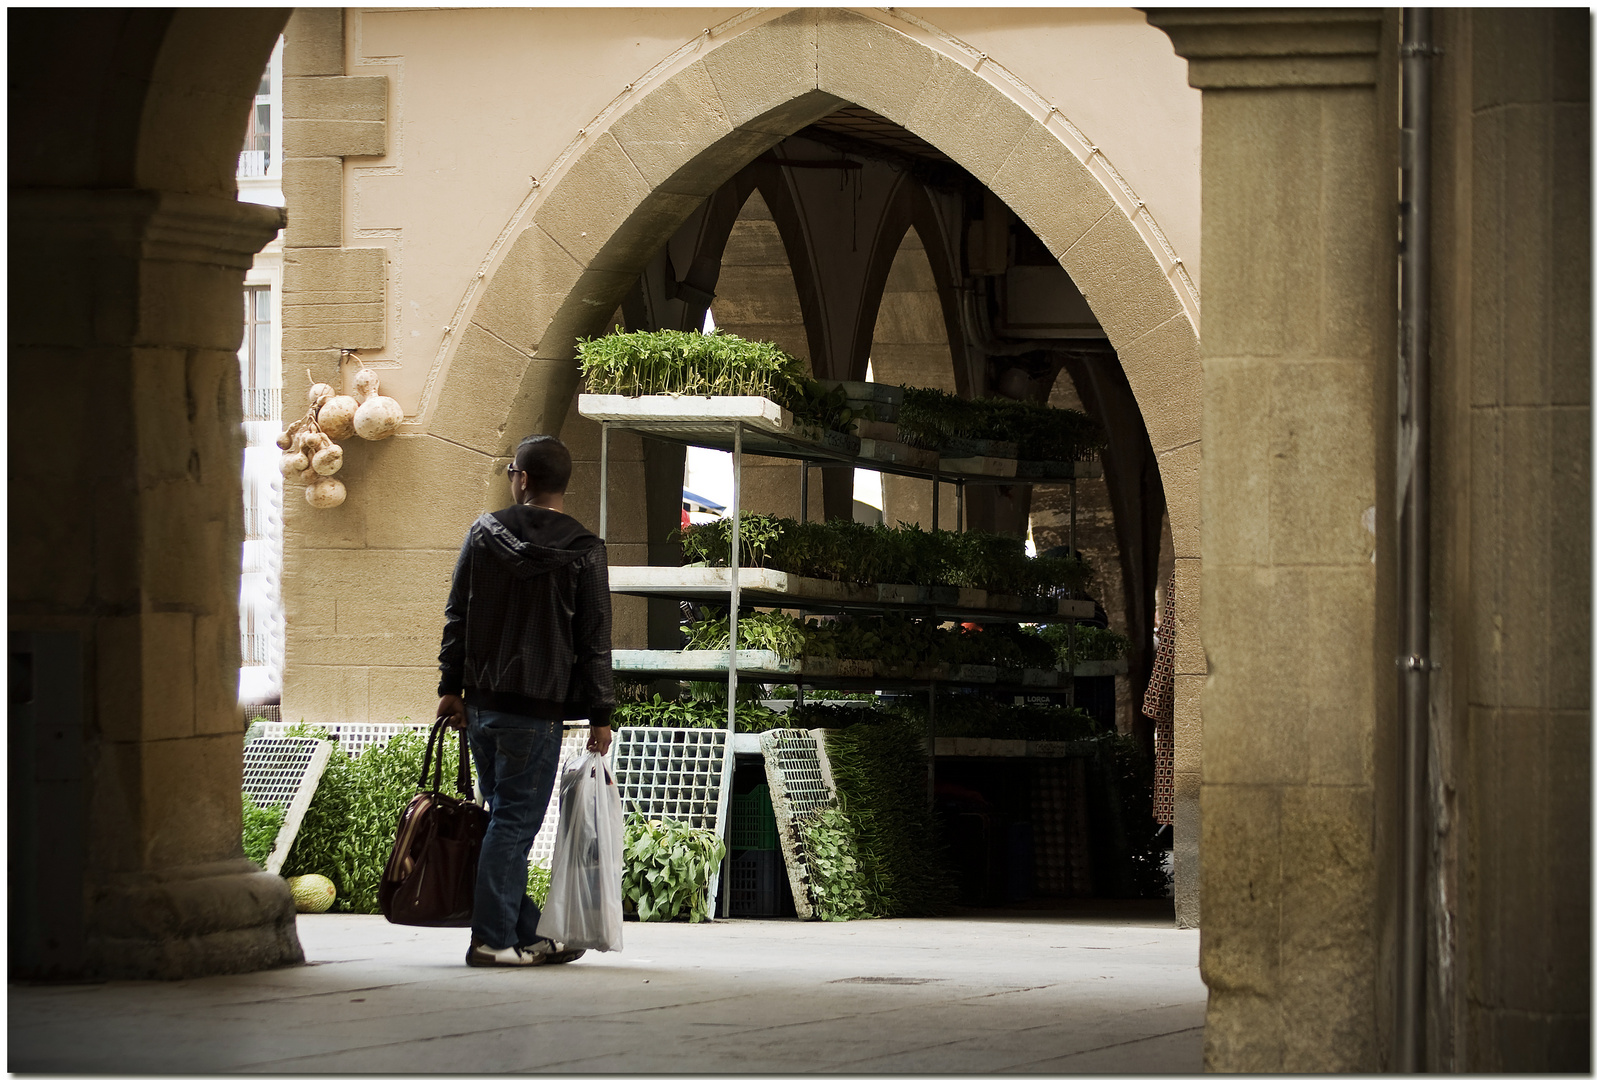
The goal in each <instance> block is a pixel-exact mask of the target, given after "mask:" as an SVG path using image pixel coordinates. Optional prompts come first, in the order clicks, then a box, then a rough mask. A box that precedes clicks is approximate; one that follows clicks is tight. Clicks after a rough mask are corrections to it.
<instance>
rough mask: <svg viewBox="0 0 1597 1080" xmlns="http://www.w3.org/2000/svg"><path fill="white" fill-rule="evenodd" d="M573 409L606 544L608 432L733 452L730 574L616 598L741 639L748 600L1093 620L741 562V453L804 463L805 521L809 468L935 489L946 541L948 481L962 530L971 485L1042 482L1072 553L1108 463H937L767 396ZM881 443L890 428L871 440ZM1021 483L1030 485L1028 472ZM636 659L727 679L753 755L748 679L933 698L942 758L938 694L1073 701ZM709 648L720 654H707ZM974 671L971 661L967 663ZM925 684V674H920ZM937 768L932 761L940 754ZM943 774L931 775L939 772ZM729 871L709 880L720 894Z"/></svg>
mask: <svg viewBox="0 0 1597 1080" xmlns="http://www.w3.org/2000/svg"><path fill="white" fill-rule="evenodd" d="M577 412H578V414H579V415H581V416H583V417H585V418H586V419H589V420H596V421H598V422H599V427H600V435H599V537H600V539H603V540H606V541H608V539H609V521H610V482H609V481H610V432H611V429H612V428H620V429H622V430H626V431H632V432H636V433H638V434H640V435H647V436H650V437H651V438H656V439H662V440H666V441H670V442H677V443H682V444H684V445H688V446H702V447H708V448H711V449H716V450H723V451H729V452H730V453H731V454H732V499H731V506H730V507H728V513H729V514H730V515H731V520H732V537H731V553H730V563H731V565H730V566H727V567H641V566H628V567H611V569H610V581H611V584H610V588H611V591H612V592H616V593H623V594H626V595H632V596H650V597H669V598H673V599H682V600H703V601H709V602H713V603H720V602H725V603H726V604H727V605H728V611H729V614H728V629H729V631H730V635H731V637H730V640H731V642H732V643H733V645H735V644H736V643H737V640H738V626H737V622H738V611H739V609H740V608H741V607H742V606H743V605H744V604H745V603H747V604H751V605H753V606H756V607H771V608H789V609H793V608H796V609H799V610H801V611H804V612H843V611H880V612H886V611H894V612H901V613H904V614H909V615H915V616H917V617H925V618H937V619H939V620H949V619H953V620H957V621H961V622H973V621H988V622H1026V621H1041V620H1044V619H1052V620H1060V619H1065V620H1070V621H1072V622H1073V621H1076V620H1078V619H1083V618H1091V617H1092V614H1093V605H1092V603H1091V602H1090V601H1083V600H1075V599H1073V598H1070V599H1062V600H1055V601H1052V602H1049V601H1046V600H1043V599H1039V598H1034V597H1020V596H1002V595H997V594H988V593H986V592H985V591H983V590H979V589H953V588H947V587H939V586H932V587H927V586H906V585H886V584H875V583H848V582H833V581H824V580H820V579H814V578H802V577H799V576H798V575H793V574H784V573H780V572H777V571H771V570H765V569H763V568H756V567H743V566H740V565H739V559H740V557H741V554H742V538H741V535H740V534H741V528H740V521H739V514H740V512H741V506H740V503H741V496H742V490H743V455H744V454H745V453H753V454H758V455H760V456H762V457H774V458H785V459H789V460H794V461H797V462H798V463H799V516H800V520H805V519H807V518H808V510H809V471H810V468H811V466H813V465H852V466H854V467H856V468H865V469H871V470H874V471H876V472H881V473H889V474H892V475H897V476H906V477H914V478H919V479H924V480H927V481H928V482H930V483H931V484H932V531H934V532H935V531H938V520H939V513H940V506H939V500H940V493H941V489H942V486H943V484H945V483H947V484H952V485H954V491H955V498H956V500H957V502H956V511H955V520H956V523H957V524H956V527H957V529H958V530H959V531H963V530H964V524H965V506H964V503H965V488H966V486H967V485H994V484H997V485H1004V486H1012V485H1017V484H1023V485H1027V486H1039V485H1046V484H1067V485H1069V488H1070V548H1071V550H1072V551H1075V550H1076V480H1077V479H1078V478H1086V477H1098V476H1102V475H1103V467H1102V464H1101V463H1100V462H1098V461H1077V462H1017V461H1013V460H1008V461H1005V460H1003V459H995V458H991V457H982V456H972V457H967V458H961V459H951V460H944V459H942V458H941V457H939V456H938V455H936V454H933V453H930V452H928V451H924V450H918V449H916V448H914V447H909V446H906V445H905V444H903V443H899V442H896V441H892V440H888V439H882V438H863V439H862V438H860V437H859V436H857V435H849V434H844V433H840V432H833V431H822V430H819V429H811V428H806V427H805V426H804V425H802V424H800V423H798V422H796V421H795V420H794V417H793V414H792V413H791V412H789V411H788V410H787V409H785V408H783V407H781V406H780V405H777V404H776V403H775V402H773V401H770V400H769V399H767V398H756V397H673V396H664V395H654V396H645V397H635V398H634V397H625V396H621V395H613V394H582V395H580V396H579V397H578V399H577ZM872 433H873V434H878V435H879V434H883V433H884V432H883V431H882V429H881V427H880V425H877V426H876V427H875V429H874V430H873V431H872ZM1022 473H1024V475H1021V474H1022ZM650 652H651V651H650V650H629V651H624V652H622V653H620V654H619V655H618V661H619V662H618V664H617V667H616V670H618V671H626V672H628V673H633V674H647V675H655V676H658V677H664V678H671V677H678V676H680V677H682V678H687V679H692V678H695V677H703V676H705V675H711V676H719V675H721V674H723V673H724V674H725V676H726V682H727V708H726V729H725V730H726V738H727V745H728V746H729V747H737V748H738V749H739V750H741V749H743V747H742V746H741V745H740V744H742V743H743V742H744V740H742V739H740V738H739V737H738V732H737V712H736V710H737V689H738V680H739V676H740V674H745V673H746V674H749V675H753V676H756V677H757V678H758V679H759V681H761V682H767V683H774V682H782V683H793V684H796V685H797V686H798V695H797V700H798V702H799V703H802V702H803V700H804V697H803V694H804V686H806V685H809V686H812V687H817V688H839V689H844V688H846V689H859V688H860V687H861V686H862V685H870V686H872V687H873V688H876V689H883V690H914V691H926V692H927V694H928V700H929V702H930V708H929V717H928V728H929V730H928V732H927V740H928V750H929V751H930V752H931V753H932V754H933V755H935V750H936V746H937V744H938V740H937V738H936V703H937V694H936V690H937V689H938V688H939V687H941V686H976V687H983V688H987V689H993V690H999V691H1013V692H1015V693H1047V692H1057V691H1059V690H1060V689H1061V688H1063V689H1065V690H1066V691H1068V687H1069V683H1070V676H1069V675H1068V674H1066V675H1063V676H1057V675H1056V676H1055V677H1054V679H1053V680H1052V682H1051V683H1050V681H1049V680H1047V679H1045V678H1044V677H1042V674H1043V673H1040V672H1039V673H1027V674H1028V675H1034V677H1033V678H1027V677H1025V676H1023V677H1022V678H1021V679H1019V680H1006V681H1004V682H1000V681H999V680H998V678H997V673H996V671H995V670H994V669H991V668H988V669H987V672H992V675H991V677H987V675H986V672H983V673H981V675H980V676H978V675H977V673H976V672H969V671H962V672H960V673H959V674H960V675H961V676H965V677H960V678H956V677H951V676H952V675H953V674H954V673H953V672H951V671H950V672H942V673H939V672H935V671H931V672H925V671H914V672H908V673H903V672H890V673H885V674H878V673H876V672H874V671H873V672H872V673H870V674H866V673H864V672H863V671H861V672H859V673H857V674H850V675H844V674H841V673H837V672H831V673H828V674H824V675H823V674H819V673H812V674H807V673H806V672H805V671H804V670H803V665H802V663H799V662H796V661H782V660H780V659H779V658H778V657H777V656H776V655H775V654H774V653H769V652H766V651H764V650H750V649H735V648H730V649H728V650H726V651H725V652H721V651H719V650H715V651H714V656H715V657H716V658H717V659H715V660H711V659H710V658H709V657H708V656H705V657H702V658H701V657H691V658H690V657H688V656H686V655H684V654H683V653H681V652H658V651H655V652H653V655H647V654H649V653H650ZM705 652H710V651H709V650H705ZM965 667H966V668H970V667H973V665H965ZM918 676H925V677H918ZM931 760H932V761H934V762H935V756H933V757H932V758H931ZM735 762H736V752H729V753H726V754H725V756H724V757H723V759H722V761H721V770H722V775H721V783H720V786H719V803H718V806H717V812H716V815H715V829H716V833H717V835H718V836H720V835H724V833H725V829H726V822H727V820H728V810H729V806H730V800H731V792H732V771H733V769H734V767H735ZM934 768H935V766H934ZM934 784H935V775H934V773H933V772H932V771H929V773H928V777H927V794H928V798H929V797H930V796H931V792H932V790H933V786H934ZM718 882H719V872H717V874H716V876H715V878H714V879H713V880H712V882H711V893H712V895H714V894H715V892H716V886H717V884H718Z"/></svg>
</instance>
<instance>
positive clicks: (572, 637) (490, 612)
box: [438, 506, 615, 725]
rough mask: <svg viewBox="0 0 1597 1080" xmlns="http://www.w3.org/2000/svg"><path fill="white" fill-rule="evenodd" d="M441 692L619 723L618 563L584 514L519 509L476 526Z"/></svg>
mask: <svg viewBox="0 0 1597 1080" xmlns="http://www.w3.org/2000/svg"><path fill="white" fill-rule="evenodd" d="M438 670H439V672H440V679H439V682H438V693H439V696H443V695H445V694H462V693H463V694H464V697H465V698H466V700H467V701H468V702H470V703H471V704H473V705H478V706H482V707H484V708H490V709H499V710H501V711H504V712H512V713H517V714H519V715H522V716H532V717H537V718H540V719H545V720H558V719H563V718H564V719H583V718H586V719H587V720H588V721H589V722H590V723H592V724H598V725H604V724H608V723H609V722H610V714H611V712H613V711H614V709H615V690H614V687H613V685H612V682H611V676H610V567H609V560H608V559H607V557H606V555H605V546H604V541H602V540H600V539H599V538H598V537H597V536H594V535H593V534H592V533H590V532H589V531H588V530H587V529H585V528H583V527H582V526H581V525H580V524H578V522H577V521H576V519H574V518H570V517H567V516H566V515H565V514H562V513H559V512H558V511H555V510H547V509H544V508H543V507H541V506H512V507H509V508H508V509H505V510H500V511H498V512H497V513H493V514H484V515H483V516H482V517H480V518H478V519H477V520H476V521H475V522H473V523H472V526H471V529H470V530H469V531H468V532H467V533H466V540H465V543H463V544H461V546H460V558H459V560H458V561H457V562H456V563H455V575H454V580H453V581H452V582H451V584H450V587H449V602H448V604H446V605H445V606H444V640H443V645H442V647H441V648H440V649H439V652H438Z"/></svg>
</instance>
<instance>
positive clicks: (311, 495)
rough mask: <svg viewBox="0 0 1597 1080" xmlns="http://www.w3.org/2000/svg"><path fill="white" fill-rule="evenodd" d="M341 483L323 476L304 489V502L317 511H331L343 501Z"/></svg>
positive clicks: (342, 486) (342, 485)
mask: <svg viewBox="0 0 1597 1080" xmlns="http://www.w3.org/2000/svg"><path fill="white" fill-rule="evenodd" d="M344 494H345V492H344V484H343V481H340V480H335V479H333V478H332V477H331V476H324V477H322V478H320V479H319V480H317V481H316V482H315V483H314V484H309V485H307V486H306V488H305V501H306V502H308V503H310V504H311V505H312V506H314V507H316V509H318V510H331V509H332V508H333V507H335V506H337V505H339V504H340V503H342V502H343V501H344Z"/></svg>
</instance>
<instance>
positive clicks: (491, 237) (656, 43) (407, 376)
mask: <svg viewBox="0 0 1597 1080" xmlns="http://www.w3.org/2000/svg"><path fill="white" fill-rule="evenodd" d="M781 10H782V9H770V10H768V11H765V12H762V13H761V14H759V15H757V16H754V18H753V19H751V20H749V21H748V22H745V23H739V24H737V25H736V26H733V27H729V28H725V29H718V30H717V33H716V34H712V35H711V37H710V38H709V39H704V38H703V35H702V32H703V30H704V29H705V28H706V27H711V28H719V27H722V26H723V24H726V23H728V22H730V21H732V20H735V19H737V18H739V17H740V15H741V12H740V9H734V8H705V9H674V8H658V9H621V10H609V9H607V10H605V11H603V12H602V13H600V12H596V11H590V10H585V9H559V8H543V9H530V10H526V9H523V10H513V9H488V10H451V11H437V10H398V11H395V10H387V11H369V10H365V9H360V8H352V9H348V10H347V12H346V35H345V72H346V74H347V75H350V76H355V75H367V76H370V75H386V76H387V77H388V80H389V87H390V89H389V110H390V116H389V135H388V152H387V153H386V154H385V155H382V156H378V157H351V158H348V159H346V165H345V171H344V191H345V195H346V202H347V207H348V209H347V213H346V216H345V230H346V232H345V243H346V244H347V245H349V246H355V247H366V246H372V247H378V246H380V247H384V248H386V249H387V250H388V252H389V258H390V261H391V263H390V265H391V269H390V277H389V282H388V290H389V292H388V298H387V316H388V321H389V327H388V330H389V332H388V334H387V336H386V344H385V346H384V347H382V348H377V349H369V350H364V351H363V354H362V355H363V356H364V357H365V358H366V359H367V360H368V362H378V363H384V362H389V363H395V364H397V365H398V367H397V368H395V369H394V370H392V371H390V372H389V373H388V374H387V375H386V376H385V385H386V388H387V390H388V392H389V393H390V394H392V395H393V396H394V397H395V398H397V399H398V400H399V402H400V403H401V404H402V405H403V406H404V408H405V411H406V413H407V416H410V417H412V418H413V419H414V420H415V422H416V423H417V424H418V426H425V424H426V421H427V419H428V415H429V413H430V411H431V410H432V409H433V408H435V407H436V404H437V401H438V391H439V389H440V388H441V383H442V380H443V379H444V378H445V377H447V364H448V362H449V359H450V345H451V344H452V341H451V338H452V337H454V336H458V330H457V331H455V332H454V333H453V334H450V333H446V332H445V327H450V326H455V325H457V324H458V323H460V322H461V321H462V316H463V315H464V314H466V313H467V311H468V310H469V308H470V307H471V306H472V304H473V302H474V300H475V295H474V293H475V292H476V291H477V290H473V289H472V285H473V283H474V282H475V281H476V275H477V274H478V272H480V271H482V272H488V273H491V271H492V269H493V266H494V265H495V264H496V262H497V261H498V259H499V258H500V257H502V254H503V250H502V248H503V246H504V243H503V242H504V241H505V240H506V239H508V235H507V230H509V229H510V228H511V226H512V223H513V221H514V220H515V219H516V218H517V217H518V216H519V212H520V211H521V210H522V209H523V207H524V203H525V202H526V201H527V199H528V197H529V195H531V194H532V193H533V192H534V191H535V189H534V188H533V187H532V186H531V181H532V179H533V178H538V179H539V180H540V181H542V180H544V179H547V178H548V176H549V174H550V171H551V168H552V167H553V166H554V165H555V164H556V163H557V161H558V160H559V159H560V158H561V156H562V155H564V154H566V153H567V152H568V151H570V150H573V149H576V150H580V149H582V148H583V147H584V139H583V137H581V136H579V135H578V132H579V130H581V129H583V128H585V127H591V126H593V125H594V122H595V119H596V118H598V117H599V116H600V114H601V113H603V112H604V111H605V110H606V109H607V108H608V107H609V106H610V105H611V104H612V103H613V102H615V101H616V99H617V98H618V96H620V97H625V96H626V87H627V86H628V84H638V83H640V82H641V81H642V80H643V79H644V77H645V76H646V75H647V74H648V73H649V72H650V69H651V68H654V67H655V66H656V65H658V64H660V63H661V62H662V61H665V60H667V59H668V58H669V57H671V55H672V54H673V53H674V52H676V51H678V50H680V49H682V48H683V47H684V46H688V47H689V50H688V52H687V53H686V54H685V55H684V56H682V57H680V58H678V59H677V60H676V61H675V63H674V64H673V65H672V66H673V67H676V66H681V65H682V64H683V63H684V62H690V61H692V60H695V59H698V58H699V57H700V56H701V55H702V54H703V53H704V52H705V51H707V50H709V49H712V48H714V46H715V44H716V43H717V42H718V41H719V40H720V37H719V36H718V35H720V34H736V33H739V32H743V31H746V29H747V28H748V26H749V25H751V24H752V23H757V22H763V21H768V20H770V19H771V18H773V17H775V16H776V15H778V14H780V12H781ZM861 10H862V12H866V13H868V14H869V15H870V16H871V17H873V18H875V19H878V20H881V21H883V22H884V23H886V24H887V25H890V26H893V27H894V28H895V29H897V30H899V31H901V32H904V33H909V34H913V35H916V36H917V37H919V38H920V39H922V40H924V41H926V42H927V43H928V44H929V45H930V46H931V47H934V48H938V49H941V50H945V51H952V50H953V49H954V48H955V47H954V46H953V45H951V44H949V43H948V42H946V41H944V40H943V38H944V37H945V36H951V37H953V38H957V39H960V40H963V41H966V42H968V43H969V44H970V45H971V46H972V47H973V48H975V49H977V50H979V51H983V52H986V53H988V54H989V56H990V57H991V58H992V59H991V60H990V61H989V62H988V65H993V66H998V67H1000V68H1001V69H1006V70H1008V71H1009V72H1012V73H1013V74H1014V76H1015V77H1016V78H1018V79H1019V80H1020V81H1021V82H1023V83H1024V84H1025V85H1027V86H1029V87H1031V88H1032V90H1034V91H1035V93H1036V95H1037V96H1038V97H1039V98H1040V99H1042V100H1044V101H1046V102H1047V103H1048V104H1050V105H1055V106H1057V107H1058V109H1059V112H1060V114H1061V115H1062V116H1063V117H1064V118H1066V119H1068V120H1069V121H1071V122H1072V123H1074V124H1075V126H1076V127H1078V128H1079V129H1080V130H1081V132H1082V133H1083V134H1084V135H1085V136H1086V137H1087V138H1088V139H1089V140H1090V141H1091V142H1092V143H1093V144H1095V145H1097V146H1098V147H1099V148H1100V150H1101V160H1102V162H1103V163H1104V164H1106V165H1107V166H1109V167H1111V168H1112V169H1113V170H1114V171H1115V172H1116V173H1117V174H1118V175H1119V176H1120V177H1122V178H1123V179H1124V181H1125V183H1126V186H1127V188H1129V190H1130V191H1132V192H1135V197H1136V198H1140V199H1142V200H1143V201H1144V202H1145V203H1146V204H1147V207H1148V210H1149V212H1150V214H1151V216H1152V219H1153V220H1154V221H1155V222H1156V223H1157V225H1158V227H1159V228H1160V229H1161V230H1162V231H1163V234H1164V235H1165V236H1166V237H1167V238H1168V240H1169V243H1170V246H1171V249H1172V251H1173V252H1174V254H1175V255H1177V256H1179V257H1180V258H1181V259H1182V265H1183V266H1184V267H1185V268H1186V270H1187V271H1189V272H1190V273H1192V275H1193V276H1194V277H1196V275H1197V271H1198V260H1199V254H1198V243H1197V237H1198V229H1199V217H1198V210H1199V207H1198V172H1197V158H1198V149H1199V127H1200V118H1199V112H1198V105H1199V95H1198V92H1197V91H1195V90H1193V89H1192V88H1191V87H1189V86H1187V84H1186V79H1185V72H1184V66H1183V64H1182V62H1181V61H1180V60H1179V58H1177V57H1176V56H1175V53H1174V51H1173V50H1172V48H1171V47H1170V43H1169V39H1168V38H1167V37H1165V35H1163V34H1161V33H1160V32H1159V31H1157V30H1155V29H1153V28H1152V27H1150V26H1148V25H1147V22H1146V20H1145V19H1143V17H1142V16H1141V15H1140V14H1139V13H1136V12H1128V11H1125V10H1114V9H1110V10H1088V9H1063V10H1061V9H1053V10H1049V9H1035V10H1026V9H1008V10H989V9H974V10H973V9H952V8H950V9H927V10H925V11H914V12H909V13H907V14H905V15H903V16H902V17H895V16H894V15H892V14H888V13H883V12H882V11H880V10H879V9H875V10H872V9H861ZM978 73H979V72H978ZM989 75H990V77H993V78H998V76H996V75H992V73H991V72H989ZM1017 93H1020V91H1017ZM692 105H693V103H691V102H684V106H685V107H689V108H691V107H692ZM1099 167H1100V168H1101V166H1099ZM1105 179H1106V181H1107V182H1109V183H1113V182H1114V181H1113V180H1112V179H1110V178H1109V174H1108V173H1105ZM1150 236H1151V232H1150ZM1151 242H1152V243H1154V244H1157V241H1156V240H1152V241H1151ZM496 245H497V246H496Z"/></svg>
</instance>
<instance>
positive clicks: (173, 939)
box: [85, 859, 305, 979]
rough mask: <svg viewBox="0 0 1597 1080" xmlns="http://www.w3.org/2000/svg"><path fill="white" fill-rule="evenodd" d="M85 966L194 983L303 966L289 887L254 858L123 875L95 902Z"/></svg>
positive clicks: (108, 974) (109, 975)
mask: <svg viewBox="0 0 1597 1080" xmlns="http://www.w3.org/2000/svg"><path fill="white" fill-rule="evenodd" d="M90 927H91V929H90V931H89V940H88V942H87V946H88V947H87V949H86V957H85V959H86V967H87V968H88V970H89V973H90V974H92V975H93V976H95V977H99V978H106V979H191V978H197V977H199V976H202V975H227V974H238V973H242V972H246V971H259V970H261V969H263V968H271V967H281V966H284V965H287V964H302V963H304V962H305V954H304V951H303V950H301V948H300V944H299V935H298V933H297V932H296V930H295V926H294V898H293V896H292V895H291V894H290V893H289V889H288V884H287V882H285V881H284V880H283V879H282V878H281V877H279V876H278V875H276V874H268V873H265V872H264V871H262V870H261V869H260V867H258V866H256V865H255V864H254V863H252V862H250V861H249V860H248V859H237V860H230V861H227V862H217V863H203V864H200V865H196V866H186V867H178V868H174V869H169V870H160V871H153V872H150V873H142V874H126V875H118V876H117V877H116V878H115V879H113V880H111V881H109V882H106V883H105V884H104V885H102V886H100V887H99V888H98V889H96V890H95V892H94V895H93V896H92V897H91V900H90Z"/></svg>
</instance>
